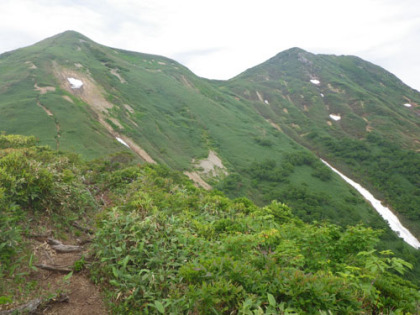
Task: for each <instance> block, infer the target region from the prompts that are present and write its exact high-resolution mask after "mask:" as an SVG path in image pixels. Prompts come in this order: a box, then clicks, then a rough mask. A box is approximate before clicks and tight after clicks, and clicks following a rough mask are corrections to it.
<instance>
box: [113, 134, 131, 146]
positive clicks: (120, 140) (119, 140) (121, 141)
mask: <svg viewBox="0 0 420 315" xmlns="http://www.w3.org/2000/svg"><path fill="white" fill-rule="evenodd" d="M115 139H117V141H118V142H119V143H122V144H123V145H125V146H126V147H127V148H129V147H130V146H129V145H128V144H127V143H126V142H125V141H124V140H123V139H121V138H118V137H115Z"/></svg>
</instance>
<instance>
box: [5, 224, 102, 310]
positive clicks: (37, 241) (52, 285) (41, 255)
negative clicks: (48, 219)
mask: <svg viewBox="0 0 420 315" xmlns="http://www.w3.org/2000/svg"><path fill="white" fill-rule="evenodd" d="M48 235H52V232H51V231H49V233H48ZM48 235H44V236H31V237H30V238H29V239H28V240H29V242H30V243H31V249H32V255H33V266H35V267H36V268H35V267H34V268H33V269H31V271H30V274H29V275H28V278H27V279H26V281H28V282H32V283H36V288H35V290H34V291H33V292H32V293H31V294H30V295H29V296H26V298H25V299H24V301H22V302H20V303H19V304H18V305H13V306H9V307H8V309H9V310H10V309H19V307H23V306H24V305H34V307H32V308H31V310H32V311H30V314H49V315H52V314H58V315H79V314H80V315H90V314H92V315H102V314H108V311H107V309H106V308H105V303H104V301H103V299H102V296H101V293H100V291H99V288H98V287H97V286H96V285H95V284H93V283H92V282H91V281H90V280H89V275H88V274H87V271H85V270H82V271H80V272H77V271H75V270H74V269H73V267H74V264H75V262H77V261H78V260H80V259H81V257H89V248H88V246H79V245H71V244H77V242H78V240H76V239H72V238H70V239H69V240H68V241H67V242H66V244H68V245H64V246H69V247H72V246H73V247H76V248H80V250H78V251H74V252H67V253H61V252H60V251H58V250H57V249H54V248H55V247H54V245H50V244H52V241H57V240H52V239H51V238H50V236H48ZM85 237H88V236H85ZM88 238H89V237H88ZM60 243H61V242H60ZM48 268H50V269H48ZM60 270H63V271H60ZM64 270H67V271H64ZM70 270H73V274H70ZM25 309H26V310H29V308H25ZM21 312H22V314H27V312H25V310H23V309H21ZM0 313H3V312H2V311H0ZM18 313H19V312H18ZM5 314H6V313H5ZM7 314H11V313H10V312H8V313H7ZM13 314H14V313H13ZM19 314H21V313H19Z"/></svg>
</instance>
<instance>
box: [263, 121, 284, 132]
mask: <svg viewBox="0 0 420 315" xmlns="http://www.w3.org/2000/svg"><path fill="white" fill-rule="evenodd" d="M266 121H267V122H268V123H269V124H270V125H271V126H273V127H274V128H275V129H277V130H278V131H280V132H283V130H281V127H280V126H279V125H278V124H276V123H275V122H273V121H272V120H271V119H266Z"/></svg>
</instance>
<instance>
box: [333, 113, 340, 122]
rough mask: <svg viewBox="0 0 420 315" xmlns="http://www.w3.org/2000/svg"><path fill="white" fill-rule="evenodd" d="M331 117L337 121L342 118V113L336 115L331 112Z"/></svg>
mask: <svg viewBox="0 0 420 315" xmlns="http://www.w3.org/2000/svg"><path fill="white" fill-rule="evenodd" d="M330 118H331V119H333V120H335V121H339V120H340V119H341V116H340V115H334V114H330Z"/></svg>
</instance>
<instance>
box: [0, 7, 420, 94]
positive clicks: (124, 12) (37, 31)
mask: <svg viewBox="0 0 420 315" xmlns="http://www.w3.org/2000/svg"><path fill="white" fill-rule="evenodd" d="M66 30H75V31H78V32H80V33H82V34H84V35H86V36H87V37H89V38H91V39H92V40H94V41H96V42H98V43H100V44H104V45H107V46H111V47H116V48H122V49H127V50H134V51H138V52H144V53H152V54H159V55H163V56H166V57H169V58H173V59H175V60H177V61H178V62H180V63H182V64H184V65H185V66H187V67H188V68H190V69H191V70H192V71H193V72H194V73H196V74H197V75H199V76H202V77H206V78H210V79H229V78H231V77H233V76H235V75H237V74H239V73H240V72H242V71H244V70H246V69H247V68H250V67H253V66H255V65H257V64H259V63H261V62H264V61H265V60H267V59H269V58H271V57H272V56H274V55H276V54H277V53H279V52H280V51H283V50H285V49H288V48H291V47H300V48H303V49H305V50H307V51H309V52H313V53H327V54H339V55H341V54H345V55H357V56H359V57H361V58H363V59H366V60H368V61H371V62H373V63H375V64H377V65H380V66H382V67H383V68H385V69H387V70H388V71H391V72H392V73H394V74H395V75H397V76H398V77H399V78H400V79H401V80H403V81H404V82H405V83H406V84H408V85H410V86H411V87H413V88H415V89H417V90H420V1H419V0H342V1H338V0H288V1H284V0H252V1H251V0H250V1H247V0H211V1H206V0H201V1H200V0H0V53H1V52H5V51H10V50H13V49H16V48H19V47H23V46H28V45H31V44H34V43H35V42H37V41H40V40H42V39H44V38H46V37H50V36H52V35H55V34H57V33H61V32H63V31H66Z"/></svg>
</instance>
